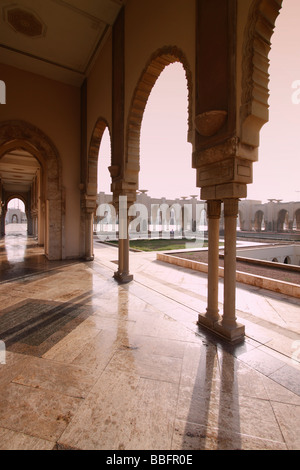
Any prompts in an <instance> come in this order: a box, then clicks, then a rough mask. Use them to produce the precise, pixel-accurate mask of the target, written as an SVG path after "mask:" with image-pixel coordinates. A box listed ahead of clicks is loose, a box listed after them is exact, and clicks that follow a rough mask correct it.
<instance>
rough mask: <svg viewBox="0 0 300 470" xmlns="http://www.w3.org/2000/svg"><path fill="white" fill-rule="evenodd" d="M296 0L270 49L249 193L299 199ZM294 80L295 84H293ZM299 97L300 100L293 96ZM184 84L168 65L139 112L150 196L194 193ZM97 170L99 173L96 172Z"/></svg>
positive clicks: (106, 160)
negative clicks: (264, 110)
mask: <svg viewBox="0 0 300 470" xmlns="http://www.w3.org/2000/svg"><path fill="white" fill-rule="evenodd" d="M299 18H300V0H284V1H283V8H282V10H281V13H280V15H279V17H278V19H277V22H276V28H275V32H274V35H273V36H272V50H271V53H270V70H269V71H270V99H269V104H270V120H269V123H268V124H266V125H265V126H264V127H263V129H262V131H261V134H260V135H261V141H260V149H259V161H258V162H256V163H254V165H253V168H254V182H253V184H251V185H248V199H258V200H262V201H266V200H267V199H269V198H276V199H283V200H285V201H293V200H300V158H299V136H300V92H299V93H298V94H297V96H296V95H295V93H296V92H297V89H300V53H299V50H298V49H299V44H300V29H299ZM297 80H299V85H297V88H296V89H293V88H292V84H293V83H294V82H296V81H297ZM293 94H294V97H296V98H298V99H296V101H299V104H295V103H293V101H292V96H293ZM187 119H188V115H187V84H186V79H185V73H184V70H183V68H182V66H181V64H178V63H176V64H172V65H170V66H169V67H167V68H166V69H165V70H164V71H163V73H162V74H161V76H160V77H159V79H158V80H157V82H156V85H155V86H154V88H153V90H152V93H151V95H150V98H149V100H148V103H147V106H146V110H145V113H144V118H143V123H142V132H141V142H140V155H141V157H140V161H141V171H140V184H139V187H140V189H147V190H148V191H149V195H151V196H153V197H162V196H165V197H169V198H176V197H181V196H190V195H194V194H197V195H198V196H199V194H200V190H199V188H197V187H196V171H195V170H194V169H192V168H191V158H192V156H191V154H192V147H191V145H190V144H189V143H187ZM109 165H110V144H109V138H108V133H107V132H106V134H105V135H104V137H103V139H102V144H101V147H100V158H99V175H100V176H99V178H98V180H99V184H100V190H101V191H105V192H110V183H109V179H110V178H109V174H108V170H107V167H108V166H109ZM101 176H102V177H101Z"/></svg>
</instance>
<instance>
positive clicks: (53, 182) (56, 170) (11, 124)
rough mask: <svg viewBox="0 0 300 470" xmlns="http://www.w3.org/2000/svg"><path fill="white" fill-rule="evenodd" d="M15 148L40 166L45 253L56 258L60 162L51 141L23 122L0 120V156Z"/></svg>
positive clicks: (59, 254) (59, 250)
mask: <svg viewBox="0 0 300 470" xmlns="http://www.w3.org/2000/svg"><path fill="white" fill-rule="evenodd" d="M17 149H22V150H24V151H26V152H28V153H29V154H30V155H32V156H33V157H35V158H36V159H37V161H38V162H39V164H40V166H41V173H42V174H41V181H42V192H41V210H43V220H44V230H45V254H46V256H47V257H48V259H50V260H59V259H62V258H63V257H64V254H63V243H62V239H63V233H62V232H63V224H62V214H63V207H62V206H63V200H62V165H61V160H60V156H59V153H58V151H57V149H56V147H55V145H54V144H53V142H52V141H51V140H50V139H49V137H48V136H46V135H45V134H44V133H43V132H42V131H41V130H40V129H38V128H37V127H35V126H33V125H32V124H30V123H28V122H25V121H5V122H0V159H1V158H2V157H3V156H4V155H7V154H9V153H10V152H12V151H15V150H17Z"/></svg>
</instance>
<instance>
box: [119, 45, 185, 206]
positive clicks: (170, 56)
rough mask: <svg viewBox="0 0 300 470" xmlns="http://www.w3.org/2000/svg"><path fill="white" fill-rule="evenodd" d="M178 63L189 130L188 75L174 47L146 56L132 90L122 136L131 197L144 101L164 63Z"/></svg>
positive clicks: (138, 166) (137, 169) (137, 164)
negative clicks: (183, 79)
mask: <svg viewBox="0 0 300 470" xmlns="http://www.w3.org/2000/svg"><path fill="white" fill-rule="evenodd" d="M175 62H180V63H181V64H182V66H183V68H184V70H185V74H186V79H187V86H188V129H189V131H188V133H190V132H191V130H192V127H193V126H192V74H191V71H190V67H189V64H188V62H187V59H186V57H185V55H184V53H183V52H182V51H181V50H180V49H178V48H177V47H175V46H169V47H164V48H162V49H159V50H157V51H156V52H155V53H154V54H153V55H152V57H151V58H150V60H149V62H148V64H147V65H146V67H145V69H144V71H143V72H142V75H141V77H140V79H139V81H138V84H137V87H136V89H135V92H134V95H133V99H132V102H131V106H130V111H129V116H128V121H127V135H126V140H127V142H126V168H125V179H126V182H127V183H128V185H129V186H131V188H132V189H131V192H132V193H133V199H135V192H136V191H137V190H138V177H139V171H140V135H141V126H142V120H143V115H144V111H145V108H146V104H147V101H148V98H149V96H150V93H151V91H152V88H153V87H154V85H155V83H156V81H157V79H158V77H159V76H160V74H161V73H162V71H163V70H164V69H165V67H166V66H168V65H170V64H173V63H175Z"/></svg>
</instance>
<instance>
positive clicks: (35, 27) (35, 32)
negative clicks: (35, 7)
mask: <svg viewBox="0 0 300 470" xmlns="http://www.w3.org/2000/svg"><path fill="white" fill-rule="evenodd" d="M3 13H4V18H5V20H6V22H7V23H8V24H9V25H10V26H11V27H12V28H13V29H14V30H15V31H16V32H17V33H21V34H24V36H28V37H31V38H36V37H41V36H44V35H45V34H46V25H45V24H44V23H43V21H42V20H40V19H39V18H38V16H37V15H36V14H35V13H33V12H31V11H29V10H25V9H24V8H23V7H22V8H20V7H17V6H15V5H13V6H9V7H6V8H4V9H3Z"/></svg>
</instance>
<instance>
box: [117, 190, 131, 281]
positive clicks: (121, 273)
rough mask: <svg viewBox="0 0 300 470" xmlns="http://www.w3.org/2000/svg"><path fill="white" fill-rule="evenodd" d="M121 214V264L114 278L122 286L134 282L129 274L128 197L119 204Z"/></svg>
mask: <svg viewBox="0 0 300 470" xmlns="http://www.w3.org/2000/svg"><path fill="white" fill-rule="evenodd" d="M118 206H119V207H118V214H119V262H118V271H116V272H115V273H114V278H115V279H116V281H118V282H119V283H120V284H126V283H128V282H131V281H132V280H133V276H132V275H131V274H130V273H129V233H128V225H129V217H128V203H127V197H126V196H120V198H119V202H118Z"/></svg>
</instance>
